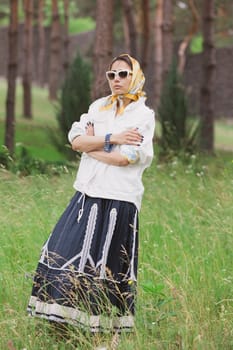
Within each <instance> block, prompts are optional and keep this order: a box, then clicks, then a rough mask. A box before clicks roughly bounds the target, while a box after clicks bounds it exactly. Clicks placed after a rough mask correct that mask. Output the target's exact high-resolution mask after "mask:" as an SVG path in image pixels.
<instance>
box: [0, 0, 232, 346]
mask: <svg viewBox="0 0 233 350" xmlns="http://www.w3.org/2000/svg"><path fill="white" fill-rule="evenodd" d="M40 9H41V10H40ZM16 14H17V16H16ZM41 15H42V19H41V20H39V18H41V17H40V16H41ZM0 18H1V19H0V23H1V26H2V29H3V31H4V30H5V33H7V36H8V39H7V40H8V45H7V46H6V47H7V55H5V56H4V57H5V63H6V70H5V72H6V74H3V75H2V78H1V81H0V126H1V128H0V137H1V140H2V145H3V146H2V151H1V153H0V163H1V168H0V179H1V183H0V191H1V205H0V213H1V214H0V215H1V238H0V266H1V271H0V283H1V289H0V308H1V318H0V328H1V340H0V341H1V343H0V348H1V349H4V350H5V349H10V350H13V349H17V350H18V349H20V350H21V349H22V350H23V349H27V350H29V349H33V350H37V349H93V346H94V345H95V346H96V345H98V344H101V343H103V342H104V343H106V344H108V343H109V346H110V347H111V337H110V336H103V337H101V336H100V337H99V338H98V337H97V339H95V340H94V339H92V338H91V337H90V336H89V335H88V334H86V333H85V332H80V331H78V333H77V330H74V329H72V328H68V329H67V330H66V332H65V333H64V334H56V333H51V329H50V328H49V326H48V324H47V323H44V322H42V321H40V320H38V321H35V320H31V319H28V318H27V316H26V313H25V309H26V306H27V300H28V296H29V295H30V288H31V282H32V281H31V278H30V276H31V274H32V273H33V271H34V269H35V265H36V261H37V259H38V252H39V250H40V248H41V246H42V244H43V242H44V240H45V239H46V238H47V237H48V234H49V232H50V230H51V229H52V227H53V225H54V223H55V222H56V220H57V219H58V217H59V215H60V213H61V212H62V211H63V209H64V207H65V205H66V203H67V202H68V200H69V198H70V196H71V195H72V181H73V179H74V176H75V171H76V168H77V163H78V161H79V158H75V159H72V160H71V161H70V160H69V157H68V156H67V153H66V152H64V149H67V147H66V142H65V141H64V139H63V138H62V130H61V129H62V127H61V125H62V123H63V121H64V119H62V118H63V116H65V112H64V106H67V101H68V105H70V104H71V103H70V100H69V99H70V95H73V91H76V92H77V91H78V92H79V93H78V95H81V91H86V95H85V96H83V97H82V101H84V100H85V101H86V102H85V103H86V105H85V106H81V107H80V101H79V100H78V99H75V107H74V113H73V115H72V118H78V116H79V115H80V113H79V112H81V109H82V108H87V105H88V101H90V100H92V99H94V98H96V97H98V96H101V95H103V94H106V93H108V90H107V86H106V84H105V83H104V84H103V82H104V80H103V77H104V74H105V70H106V67H107V66H108V63H109V62H110V60H111V58H112V56H113V55H115V54H117V53H121V52H122V51H126V52H129V53H131V54H132V55H135V56H136V57H137V58H138V59H139V60H140V62H141V64H142V67H143V69H144V71H145V73H146V78H147V81H149V82H150V85H149V93H148V95H150V96H149V97H150V100H149V102H150V104H151V106H152V107H153V108H155V109H156V111H157V129H156V135H155V155H156V157H155V160H154V162H153V164H152V167H151V168H150V169H149V170H148V171H147V172H146V173H145V176H144V183H145V198H144V203H143V207H142V212H141V222H140V227H141V245H140V252H141V253H140V266H139V285H138V294H139V297H138V307H137V310H138V311H137V317H136V328H135V334H134V335H131V336H123V337H122V339H121V342H120V344H119V349H125V348H128V349H137V350H141V349H145V348H146V349H153V350H154V349H203V350H205V349H226V350H227V349H231V348H232V346H233V343H232V339H233V333H232V332H233V331H232V330H233V324H232V313H233V306H232V292H233V289H232V282H233V270H232V250H231V246H232V244H233V232H232V227H233V222H232V215H231V211H232V203H233V201H232V184H233V183H232V181H233V180H232V150H233V141H232V140H233V125H232V118H231V116H232V109H231V108H229V112H228V113H227V115H222V114H221V115H216V113H215V107H214V105H215V104H214V102H215V101H214V100H215V95H214V94H215V90H216V84H218V81H216V77H217V74H216V71H217V70H218V69H219V66H218V64H219V62H220V61H219V60H217V59H216V49H217V48H224V50H225V49H227V50H226V51H221V52H223V53H224V54H226V55H228V54H229V55H230V50H231V48H232V46H233V23H232V21H233V19H232V18H233V4H232V2H231V1H227V0H222V1H221V0H218V1H211V0H210V1H199V0H197V1H192V0H187V1H168V0H164V1H162V0H157V1H139V0H135V1H132V0H122V1H110V0H106V1H104V0H99V1H98V0H97V1H94V2H93V1H89V0H86V1H85V2H83V1H78V0H77V1H55V0H53V1H52V0H51V1H39V0H38V1H36V0H35V1H24V2H23V1H16V0H12V1H4V0H2V1H1V4H0ZM40 23H42V26H40ZM32 28H33V31H34V35H32ZM80 32H82V34H80V35H81V36H82V35H84V34H85V35H86V36H85V38H86V39H87V38H90V37H92V41H90V42H91V43H92V44H91V45H90V47H89V46H88V50H87V51H85V50H83V49H81V45H80V48H79V47H78V44H77V43H78V42H79V41H75V43H76V45H77V46H71V43H72V39H73V38H74V36H76V35H77V34H78V33H80ZM83 32H85V33H84V34H83ZM87 32H88V33H87ZM19 33H21V34H19ZM90 33H91V34H90ZM35 38H37V39H35ZM86 39H84V41H85V40H86ZM15 40H17V41H15ZM43 42H44V43H45V42H47V45H49V47H46V46H45V45H43ZM33 45H34V46H37V48H38V51H37V52H38V54H37V55H35V54H33V50H32V47H33ZM30 48H31V49H30ZM42 49H43V50H42ZM228 49H229V51H228ZM48 52H49V56H48ZM46 53H47V56H46V57H47V58H46V59H45V56H44V55H45V54H46ZM4 54H6V52H4V53H3V52H2V51H1V49H0V56H1V55H4ZM80 55H81V57H80ZM194 55H200V56H199V57H200V59H199V61H198V62H199V71H200V76H201V83H200V86H199V91H198V93H197V98H196V100H195V101H196V102H195V103H196V104H197V106H195V107H197V108H196V109H195V110H196V111H198V113H197V115H190V114H189V111H190V109H192V107H193V106H192V104H193V103H194V102H193V101H192V102H191V103H190V101H189V99H188V97H189V96H190V91H189V86H187V85H185V73H184V72H185V69H186V67H187V65H190V64H191V63H192V62H194V61H192V58H191V60H190V59H189V57H193V56H194ZM19 57H21V58H20V59H19ZM174 57H176V66H175V68H174V66H173V65H172V62H173V58H174ZM41 59H42V60H43V62H44V61H45V64H40V63H39V62H41V61H40V60H41ZM190 62H191V63H190ZM153 67H154V68H153ZM155 67H156V69H155ZM171 67H172V69H171ZM45 68H46V69H47V70H46V71H45V72H46V73H44V74H41V73H40V69H45ZM221 68H224V67H221ZM151 69H154V70H151ZM195 69H196V66H195V65H193V67H192V65H191V67H190V70H191V71H195ZM226 69H227V71H226V73H225V75H224V79H225V81H227V83H228V84H229V86H232V81H231V79H230V77H231V70H230V69H229V68H226ZM71 71H72V73H73V72H75V74H76V75H75V79H74V80H72V79H71V78H70V75H69V72H71ZM82 73H84V74H83V75H82ZM87 76H88V77H89V80H88V81H87V82H86V83H85V84H86V85H84V81H85V77H87ZM194 76H195V75H194ZM41 77H42V78H43V79H41ZM80 81H81V85H78V84H79V83H80ZM66 84H68V85H66ZM70 84H71V85H70ZM73 84H74V85H73ZM67 86H68V88H67ZM85 87H86V89H85ZM73 89H74V90H73ZM67 91H68V93H67ZM71 91H72V94H71V93H70V92H71ZM191 92H192V91H191ZM67 95H68V97H67ZM76 95H77V94H76ZM87 95H88V96H87ZM174 96H175V97H176V98H174V99H173V97H174ZM229 99H230V97H229ZM72 101H73V100H72ZM169 101H172V102H173V103H172V104H170V103H169ZM163 102H164V103H163ZM164 106H165V107H164ZM66 109H68V107H67V108H66ZM69 113H71V112H70V110H69ZM173 116H176V118H172V117H173ZM59 118H60V119H59ZM64 118H65V121H66V123H65V127H64V128H63V129H65V131H66V128H68V127H69V126H70V125H71V122H72V120H70V119H69V118H68V117H66V116H65V117H64ZM163 118H164V119H163ZM199 121H200V124H199ZM163 123H164V124H165V125H167V124H169V125H170V126H172V127H170V128H169V129H166V127H165V126H164V127H163V125H164V124H163ZM63 125H64V124H63ZM180 126H182V128H180ZM190 126H191V129H192V130H191V131H190ZM181 129H182V130H181ZM183 129H184V131H183ZM170 130H172V132H170ZM180 130H181V131H180ZM194 131H195V132H194ZM51 134H52V135H59V138H60V136H61V138H60V139H61V140H62V141H61V142H59V141H58V140H57V139H56V138H54V137H52V136H51ZM196 136H197V137H196ZM174 139H176V141H177V142H176V143H175V144H174V142H172V141H173V140H174ZM61 145H62V146H61ZM190 145H191V147H190Z"/></svg>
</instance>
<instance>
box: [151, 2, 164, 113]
mask: <svg viewBox="0 0 233 350" xmlns="http://www.w3.org/2000/svg"><path fill="white" fill-rule="evenodd" d="M162 24H163V0H158V1H157V3H156V9H155V21H154V28H155V52H154V64H153V66H154V67H155V72H154V107H155V108H156V107H158V105H159V101H160V95H161V90H162V79H163V35H162Z"/></svg>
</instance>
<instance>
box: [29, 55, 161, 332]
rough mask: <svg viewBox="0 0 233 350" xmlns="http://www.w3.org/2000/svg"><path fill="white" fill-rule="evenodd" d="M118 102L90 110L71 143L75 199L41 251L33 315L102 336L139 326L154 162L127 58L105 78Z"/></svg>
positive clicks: (137, 73)
mask: <svg viewBox="0 0 233 350" xmlns="http://www.w3.org/2000/svg"><path fill="white" fill-rule="evenodd" d="M106 76H107V79H108V82H109V86H110V89H111V92H112V94H111V95H110V96H107V97H103V98H100V99H98V100H96V101H95V102H94V103H92V104H91V106H90V108H89V111H88V113H87V114H84V115H82V116H81V119H80V122H75V123H74V124H73V125H72V128H71V130H70V132H69V135H68V138H69V141H70V143H71V145H72V149H73V150H74V151H80V152H82V158H81V162H80V165H79V170H78V173H77V177H76V180H75V182H74V188H75V190H76V193H75V195H74V197H73V198H72V199H71V202H70V204H69V205H68V207H67V208H66V210H65V212H64V213H63V215H62V216H61V218H60V220H59V221H58V223H57V225H56V226H55V228H54V230H53V232H52V234H51V235H50V237H49V239H48V241H47V242H46V244H45V245H44V247H43V249H42V254H41V258H40V261H39V264H38V268H37V272H36V276H35V279H34V286H33V290H32V296H31V298H30V302H29V306H28V311H29V313H30V314H31V315H33V316H41V317H43V318H47V319H49V320H53V321H57V322H63V323H70V324H74V325H78V326H81V327H84V328H86V329H89V330H90V331H91V332H100V331H113V330H114V331H117V332H119V331H123V330H126V331H129V330H131V329H132V327H133V324H134V312H135V307H134V305H135V296H136V281H137V262H138V212H139V210H140V206H141V199H142V194H143V184H142V180H141V177H142V174H143V171H144V169H145V168H146V167H148V166H149V165H150V163H151V161H152V157H153V145H152V139H153V134H154V124H155V122H154V112H153V111H152V110H151V109H149V108H148V107H147V106H146V105H145V94H144V92H143V90H142V88H143V85H144V81H145V78H144V75H143V72H142V71H141V69H140V65H139V63H138V62H137V61H136V60H135V59H134V58H132V57H130V56H129V55H127V54H123V55H120V56H118V57H116V58H114V59H113V61H112V63H111V65H110V68H109V71H108V72H106Z"/></svg>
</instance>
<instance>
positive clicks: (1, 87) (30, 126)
mask: <svg viewBox="0 0 233 350" xmlns="http://www.w3.org/2000/svg"><path fill="white" fill-rule="evenodd" d="M16 96H17V102H16V128H15V140H16V143H20V144H22V145H24V146H25V147H26V148H27V149H28V150H29V152H30V154H31V155H32V156H33V157H35V158H39V159H44V160H48V161H59V160H63V159H64V156H63V155H62V154H60V153H59V152H58V151H57V149H56V148H55V147H54V145H52V144H51V139H50V136H49V128H53V129H54V132H56V128H57V121H56V115H55V111H56V108H55V104H54V103H52V102H50V101H49V99H48V92H47V90H46V89H44V90H43V89H40V88H38V87H36V86H34V87H33V91H32V101H33V103H32V111H33V120H27V119H25V118H24V117H23V115H22V87H21V85H20V84H18V85H17V91H16ZM5 98H6V84H5V81H0V142H1V143H2V144H3V143H4V129H5V124H4V118H5Z"/></svg>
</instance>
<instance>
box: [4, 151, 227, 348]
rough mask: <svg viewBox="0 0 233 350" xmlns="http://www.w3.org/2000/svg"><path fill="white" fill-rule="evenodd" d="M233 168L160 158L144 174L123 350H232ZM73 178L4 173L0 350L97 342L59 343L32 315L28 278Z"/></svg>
mask: <svg viewBox="0 0 233 350" xmlns="http://www.w3.org/2000/svg"><path fill="white" fill-rule="evenodd" d="M232 170H233V169H232V156H231V155H230V154H229V155H225V154H222V155H221V157H220V156H219V157H216V158H210V159H208V158H206V159H200V158H196V157H193V158H192V160H191V161H190V163H189V164H187V165H183V164H181V163H180V162H179V160H174V161H173V162H172V163H170V164H167V165H165V164H164V165H163V164H156V162H155V161H154V163H153V165H152V167H151V168H150V169H149V170H148V171H147V172H146V173H145V176H144V182H145V189H146V191H145V196H144V201H143V206H142V211H141V215H140V264H139V284H138V303H137V315H136V329H135V334H134V335H128V336H122V340H121V343H120V347H119V349H122V350H123V349H137V350H144V349H148V350H150V349H151V350H152V349H201V350H206V349H208V350H210V349H211V350H212V349H213V350H217V349H218V350H222V349H224V350H228V349H229V350H230V349H232V347H233V334H232V332H233V331H232V330H233V317H232V315H233V299H232V295H233V283H232V282H233V265H232V246H233V230H232V227H233V220H232V203H233V196H232ZM74 176H75V174H74V173H68V174H67V175H62V176H59V177H53V178H47V177H45V176H32V177H27V178H18V177H16V176H14V175H12V174H9V173H7V172H5V171H3V170H2V171H1V174H0V178H1V181H0V191H1V202H0V212H1V234H0V266H1V273H0V279H1V289H0V327H1V339H0V348H1V349H7V345H6V344H7V342H8V341H9V340H11V341H13V344H14V346H15V347H16V349H24V348H25V349H27V350H37V349H38V350H39V349H40V350H41V349H82V350H85V349H92V348H93V345H92V344H93V342H94V340H93V339H92V338H91V337H89V336H88V335H85V334H83V333H80V332H79V331H73V330H70V331H69V336H68V338H67V339H57V338H56V339H55V335H53V334H52V332H51V329H50V327H49V325H48V323H47V322H43V321H40V320H35V319H31V318H28V317H27V315H26V312H25V309H26V306H27V301H28V298H29V295H30V291H31V284H32V281H31V279H30V278H26V277H25V276H28V275H29V276H30V274H31V273H33V271H34V269H35V267H36V264H37V261H38V257H39V253H40V249H41V246H42V244H43V243H44V241H45V240H46V239H47V237H48V235H49V233H50V231H51V229H52V228H53V225H54V224H55V223H56V221H57V219H58V218H59V216H60V214H61V213H62V211H63V210H64V208H65V206H66V204H67V203H68V201H69V199H70V197H71V196H72V194H73V189H72V182H73V180H74ZM101 340H104V341H107V340H108V338H107V337H104V338H102V339H101ZM80 343H81V345H80ZM78 344H79V345H78Z"/></svg>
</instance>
